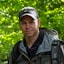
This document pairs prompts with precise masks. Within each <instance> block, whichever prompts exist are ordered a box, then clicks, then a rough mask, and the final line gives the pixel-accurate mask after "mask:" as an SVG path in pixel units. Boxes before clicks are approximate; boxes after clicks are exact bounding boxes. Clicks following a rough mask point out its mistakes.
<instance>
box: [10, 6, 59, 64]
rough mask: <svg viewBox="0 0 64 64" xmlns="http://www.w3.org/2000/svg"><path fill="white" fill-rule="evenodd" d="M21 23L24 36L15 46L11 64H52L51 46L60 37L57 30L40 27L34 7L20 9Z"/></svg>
mask: <svg viewBox="0 0 64 64" xmlns="http://www.w3.org/2000/svg"><path fill="white" fill-rule="evenodd" d="M19 24H20V28H21V30H22V32H23V34H24V38H23V40H22V41H19V42H18V43H17V44H16V45H15V46H14V48H13V50H12V52H11V55H10V57H9V64H51V46H52V42H53V41H54V40H57V39H58V34H57V32H56V31H55V30H48V29H44V28H42V29H39V27H40V20H39V17H38V13H37V11H36V10H35V9H34V8H33V7H24V8H23V9H22V10H21V11H20V13H19Z"/></svg>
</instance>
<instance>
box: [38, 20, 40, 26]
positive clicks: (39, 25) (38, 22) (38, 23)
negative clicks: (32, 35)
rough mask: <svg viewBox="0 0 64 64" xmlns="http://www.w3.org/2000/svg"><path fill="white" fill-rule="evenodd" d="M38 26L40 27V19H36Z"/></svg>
mask: <svg viewBox="0 0 64 64" xmlns="http://www.w3.org/2000/svg"><path fill="white" fill-rule="evenodd" d="M38 27H40V19H38Z"/></svg>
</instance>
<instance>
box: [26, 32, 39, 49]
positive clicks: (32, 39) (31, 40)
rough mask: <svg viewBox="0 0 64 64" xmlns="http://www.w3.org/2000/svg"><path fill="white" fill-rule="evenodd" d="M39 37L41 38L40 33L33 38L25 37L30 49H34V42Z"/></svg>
mask: <svg viewBox="0 0 64 64" xmlns="http://www.w3.org/2000/svg"><path fill="white" fill-rule="evenodd" d="M38 36H39V31H38V33H37V34H35V35H33V36H32V37H25V39H26V43H27V46H28V47H29V48H31V47H32V45H33V44H34V42H35V41H36V40H37V38H38Z"/></svg>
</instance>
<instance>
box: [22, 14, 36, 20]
mask: <svg viewBox="0 0 64 64" xmlns="http://www.w3.org/2000/svg"><path fill="white" fill-rule="evenodd" d="M26 15H28V16H30V17H32V18H33V19H37V18H36V17H35V16H34V15H32V14H29V13H26V14H24V15H22V16H21V18H22V17H23V16H26Z"/></svg>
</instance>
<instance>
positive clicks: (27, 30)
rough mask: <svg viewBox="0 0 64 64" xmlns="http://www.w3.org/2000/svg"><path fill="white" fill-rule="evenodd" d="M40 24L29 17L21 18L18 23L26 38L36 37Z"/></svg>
mask: <svg viewBox="0 0 64 64" xmlns="http://www.w3.org/2000/svg"><path fill="white" fill-rule="evenodd" d="M39 26H40V22H39V20H34V19H33V18H32V17H30V16H24V17H22V20H21V21H20V28H21V30H22V32H23V34H24V36H26V37H32V36H34V35H36V34H37V33H38V31H39Z"/></svg>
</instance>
